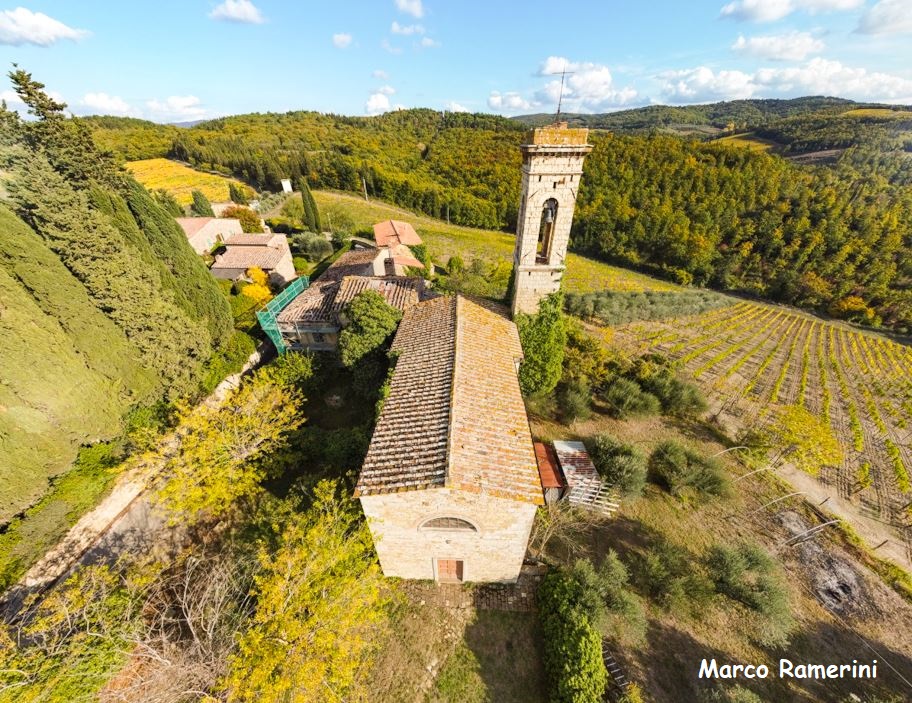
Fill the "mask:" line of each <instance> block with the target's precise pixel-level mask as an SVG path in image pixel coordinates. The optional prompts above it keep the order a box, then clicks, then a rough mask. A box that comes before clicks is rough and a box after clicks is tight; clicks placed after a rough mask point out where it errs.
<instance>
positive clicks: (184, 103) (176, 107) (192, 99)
mask: <svg viewBox="0 0 912 703" xmlns="http://www.w3.org/2000/svg"><path fill="white" fill-rule="evenodd" d="M146 107H147V108H148V109H149V113H150V117H152V118H153V119H156V120H160V121H163V122H189V121H191V120H200V119H202V118H203V117H205V116H206V108H204V107H203V106H202V104H201V102H200V99H199V98H198V97H196V96H195V95H172V96H170V97H168V98H165V99H164V100H157V99H156V100H149V101H148V102H146Z"/></svg>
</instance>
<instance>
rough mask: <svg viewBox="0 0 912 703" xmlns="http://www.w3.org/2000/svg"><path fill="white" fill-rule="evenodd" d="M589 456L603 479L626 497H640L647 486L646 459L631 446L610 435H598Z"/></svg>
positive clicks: (590, 443) (594, 439) (590, 447)
mask: <svg viewBox="0 0 912 703" xmlns="http://www.w3.org/2000/svg"><path fill="white" fill-rule="evenodd" d="M588 445H589V454H590V455H591V457H592V461H593V463H595V467H596V468H597V469H598V472H599V474H600V475H601V477H602V478H603V479H605V480H606V481H608V482H609V483H612V484H614V485H615V486H617V488H618V490H620V491H621V493H623V494H624V495H625V496H638V495H640V494H641V493H642V492H643V486H645V485H646V457H645V456H643V453H642V452H640V451H639V450H637V449H636V448H635V447H633V446H632V445H630V444H624V443H623V442H620V441H618V440H617V439H615V438H614V437H612V436H611V435H609V434H600V435H596V436H595V437H594V438H593V439H592V441H591V442H589V443H588Z"/></svg>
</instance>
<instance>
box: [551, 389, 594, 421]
mask: <svg viewBox="0 0 912 703" xmlns="http://www.w3.org/2000/svg"><path fill="white" fill-rule="evenodd" d="M558 405H559V406H560V410H561V415H562V416H563V419H564V421H566V422H575V421H576V420H588V419H589V416H590V415H591V414H592V408H591V407H590V405H591V393H590V390H589V384H588V383H587V382H586V381H585V380H580V381H571V382H570V383H566V384H564V385H563V387H562V388H561V389H560V393H559V394H558Z"/></svg>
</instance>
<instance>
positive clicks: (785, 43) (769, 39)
mask: <svg viewBox="0 0 912 703" xmlns="http://www.w3.org/2000/svg"><path fill="white" fill-rule="evenodd" d="M731 48H732V50H734V51H737V52H740V53H743V54H749V55H750V56H756V57H758V58H761V59H771V60H773V61H803V60H804V59H806V58H807V57H808V56H810V55H811V54H818V53H820V52H821V51H823V48H824V44H823V42H822V41H821V40H820V39H817V38H816V37H814V36H813V35H812V34H811V33H809V32H795V31H792V32H788V33H786V34H775V35H768V36H762V37H747V38H745V37H744V36H743V35H741V36H739V37H738V40H737V41H736V42H735V43H734V44H732V47H731Z"/></svg>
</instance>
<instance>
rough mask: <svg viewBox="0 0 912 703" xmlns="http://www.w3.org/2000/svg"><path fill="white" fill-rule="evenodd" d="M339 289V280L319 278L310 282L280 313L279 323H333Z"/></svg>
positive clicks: (277, 318)
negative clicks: (334, 302) (334, 305)
mask: <svg viewBox="0 0 912 703" xmlns="http://www.w3.org/2000/svg"><path fill="white" fill-rule="evenodd" d="M338 291H339V281H332V280H330V281H324V280H322V279H319V280H317V281H314V282H313V283H311V284H310V286H309V287H308V288H305V289H304V290H303V291H301V293H300V294H298V296H297V297H295V299H294V300H292V301H291V302H290V303H288V305H286V306H285V307H284V308H283V309H282V312H280V313H279V314H278V316H277V317H276V320H277V321H278V322H279V323H283V322H285V323H292V322H326V323H333V324H335V321H334V320H333V319H332V304H333V300H335V297H336V293H337V292H338Z"/></svg>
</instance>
